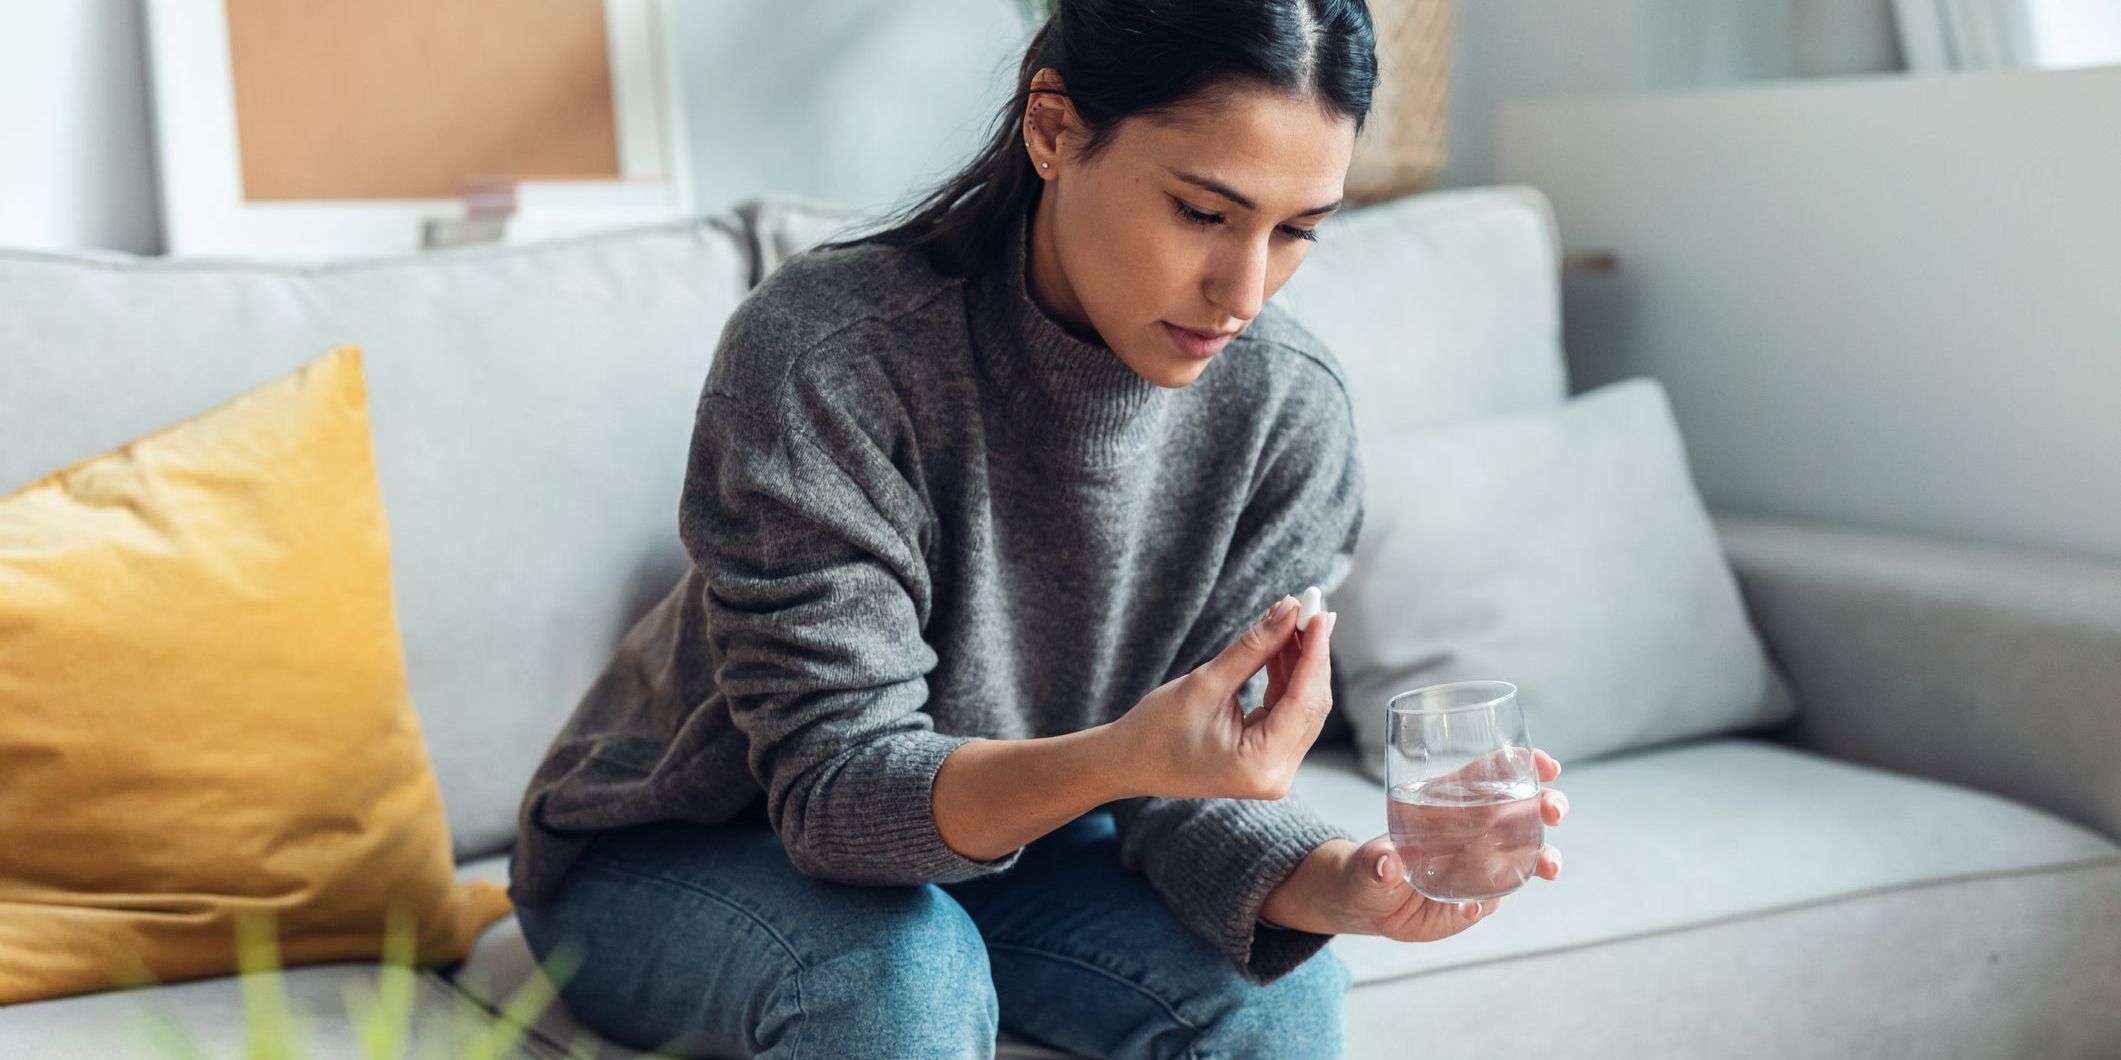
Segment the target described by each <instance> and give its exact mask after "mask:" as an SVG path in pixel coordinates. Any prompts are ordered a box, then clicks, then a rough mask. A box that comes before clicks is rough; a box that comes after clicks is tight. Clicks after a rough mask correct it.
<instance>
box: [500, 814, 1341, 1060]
mask: <svg viewBox="0 0 2121 1060" xmlns="http://www.w3.org/2000/svg"><path fill="white" fill-rule="evenodd" d="M517 915H518V918H519V920H520V921H521V924H522V927H523V934H524V937H525V939H526V940H527V941H528V942H529V944H530V948H531V952H532V953H533V954H534V955H536V956H537V958H538V959H539V960H540V961H544V960H546V959H547V958H548V956H549V954H550V953H551V952H552V950H553V948H554V947H555V946H556V945H557V944H559V943H561V942H562V941H567V942H569V943H571V944H572V945H573V946H574V947H575V948H576V952H577V954H578V955H579V956H580V958H581V964H580V966H579V968H578V970H577V971H576V972H575V973H574V974H573V976H572V977H570V978H569V979H568V980H567V981H566V982H565V983H564V984H563V985H562V987H561V991H560V994H561V1000H562V1001H564V1002H565V1003H566V1006H567V1008H568V1010H569V1011H570V1012H571V1013H573V1014H574V1016H575V1017H576V1018H577V1019H579V1020H580V1021H582V1022H583V1023H584V1024H585V1025H587V1026H588V1027H590V1028H591V1029H593V1030H595V1031H597V1032H598V1033H600V1034H602V1035H603V1036H604V1037H606V1038H608V1039H610V1040H612V1041H614V1042H619V1043H622V1044H625V1045H629V1046H632V1047H634V1048H637V1049H644V1050H645V1049H658V1048H660V1049H662V1050H663V1051H665V1052H667V1053H671V1054H675V1055H690V1056H701V1055H704V1056H751V1055H766V1056H773V1057H835V1058H836V1057H982V1056H991V1055H993V1052H994V1040H995V1035H996V1029H997V1026H1006V1027H1008V1028H1009V1029H1010V1030H1011V1031H1014V1032H1016V1033H1019V1034H1022V1035H1024V1036H1026V1037H1029V1038H1034V1039H1037V1040H1039V1041H1042V1042H1045V1043H1047V1044H1049V1045H1052V1046H1055V1047H1057V1048H1061V1049H1066V1050H1069V1051H1072V1052H1076V1053H1082V1054H1087V1055H1090V1056H1114V1057H1120V1056H1124V1057H1150V1056H1155V1057H1164V1056H1173V1057H1178V1056H1183V1057H1211V1056H1212V1057H1235V1056H1259V1057H1276V1058H1280V1060H1295V1058H1300V1057H1314V1056H1317V1057H1327V1056H1339V1055H1340V1053H1341V1041H1342V1014H1341V1006H1342V1002H1343V1000H1344V999H1345V998H1346V995H1347V991H1348V987H1349V975H1348V970H1347V968H1346V967H1345V966H1344V965H1342V964H1341V962H1340V961H1339V959H1337V958H1336V957H1334V956H1333V954H1332V953H1331V951H1329V950H1321V951H1320V952H1319V953H1318V955H1317V956H1315V957H1313V958H1312V959H1310V960H1309V961H1306V962H1304V964H1303V965H1302V966H1300V967H1298V968H1297V969H1296V970H1294V971H1292V972H1290V973H1289V974H1287V975H1285V976H1283V977H1281V978H1280V979H1277V980H1275V981H1274V982H1273V983H1270V984H1268V985H1266V986H1258V985H1255V984H1253V983H1250V982H1247V981H1246V980H1245V979H1244V978H1243V977H1241V976H1240V975H1238V973H1237V970H1236V969H1235V968H1233V967H1231V966H1230V964H1229V962H1228V961H1227V960H1225V959H1224V958H1223V957H1222V956H1221V954H1220V953H1218V952H1217V951H1216V950H1215V949H1214V948H1213V947H1212V946H1210V945H1209V943H1208V942H1207V940H1205V939H1203V938H1201V937H1199V936H1198V935H1195V934H1194V933H1193V932H1191V931H1190V930H1188V929H1187V928H1186V927H1184V926H1183V925H1182V924H1180V923H1179V921H1178V920H1177V918H1176V917H1174V916H1173V915H1172V914H1171V911H1170V909H1169V907H1167V906H1166V905H1165V904H1164V902H1163V899H1162V898H1161V897H1160V896H1159V895H1157V893H1156V892H1155V891H1154V890H1153V889H1151V887H1150V885H1149V882H1148V880H1147V879H1146V878H1144V877H1143V876H1141V875H1140V874H1139V873H1135V872H1130V871H1128V870H1127V869H1126V868H1124V867H1123V866H1122V865H1121V864H1120V861H1119V845H1118V840H1117V838H1116V837H1115V835H1114V833H1113V825H1112V817H1111V814H1109V813H1106V812H1102V811H1100V812H1096V813H1091V814H1087V815H1085V816H1083V817H1080V818H1077V819H1076V820H1075V821H1073V822H1071V823H1070V824H1068V825H1066V826H1064V827H1062V828H1060V829H1058V830H1056V831H1054V832H1053V833H1051V834H1049V835H1047V836H1045V837H1044V838H1042V839H1040V840H1039V841H1037V842H1035V843H1033V844H1031V845H1030V847H1029V848H1028V849H1026V850H1025V852H1024V856H1023V857H1022V858H1021V859H1020V860H1018V862H1017V863H1016V865H1015V866H1014V867H1012V868H1011V869H1009V870H1008V871H1006V872H1002V873H997V874H993V875H989V876H985V877H981V878H979V879H976V880H969V881H966V882H964V883H955V884H943V885H924V886H916V887H861V886H850V885H845V884H838V883H831V882H827V881H824V880H819V879H813V878H811V877H808V876H804V875H802V874H801V873H798V872H797V871H796V870H795V868H794V867H793V866H792V865H790V864H789V862H788V856H787V854H786V853H785V852H784V851H783V850H782V849H781V844H780V839H779V837H778V836H776V835H775V834H774V832H773V830H772V829H771V828H770V827H769V826H768V825H767V824H766V822H765V821H764V820H763V819H762V818H761V817H759V816H758V815H757V814H756V813H753V814H750V815H747V816H745V817H742V818H739V819H737V820H734V821H731V822H728V823H726V824H720V825H713V826H706V825H700V824H696V823H690V822H676V821H669V822H656V823H653V824H647V825H639V826H636V827H632V828H626V829H620V830H617V831H611V832H606V833H603V834H601V835H599V836H598V837H597V838H596V840H595V841H594V842H593V843H592V844H591V845H590V846H589V848H588V849H587V850H586V851H585V852H584V853H583V855H582V856H581V858H580V859H579V860H577V861H576V862H575V863H574V865H573V867H572V868H571V870H570V871H569V872H568V875H567V877H566V879H565V880H564V881H562V883H561V886H560V889H559V891H558V892H557V893H556V895H555V896H554V897H553V899H552V900H551V901H550V902H548V903H546V904H545V905H542V906H540V907H538V908H536V909H529V908H525V909H520V910H518V912H517Z"/></svg>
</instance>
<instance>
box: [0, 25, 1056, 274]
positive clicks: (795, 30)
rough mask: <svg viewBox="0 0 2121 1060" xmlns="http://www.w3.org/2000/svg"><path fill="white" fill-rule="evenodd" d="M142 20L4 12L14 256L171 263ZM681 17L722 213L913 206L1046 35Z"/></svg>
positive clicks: (686, 63) (699, 182) (1, 180)
mask: <svg viewBox="0 0 2121 1060" xmlns="http://www.w3.org/2000/svg"><path fill="white" fill-rule="evenodd" d="M140 3H141V0H59V2H57V3H26V2H25V3H8V4H4V5H0V246H27V247H40V248H55V249H67V248H83V247H100V248H112V249H120V250H131V251H136V252H141V253H156V252H159V251H160V249H161V247H162V233H161V221H160V209H159V207H158V205H157V194H158V193H157V185H156V183H155V171H154V145H153V126H152V124H151V123H152V120H153V109H152V101H151V97H150V95H149V85H148V80H147V69H148V67H147V63H148V55H147V45H146V36H145V26H144V19H143V18H142V17H141V7H140ZM673 10H674V13H675V17H674V19H673V25H672V26H671V39H672V41H673V42H674V47H675V48H676V49H677V50H678V54H679V62H680V64H681V66H680V84H681V90H682V95H683V96H684V105H685V109H686V115H687V118H688V124H689V129H690V137H691V142H692V155H693V161H694V164H693V172H694V174H695V176H696V179H695V181H694V187H695V192H696V194H697V196H698V201H699V203H700V205H701V206H702V207H703V208H707V209H714V208H720V207H723V206H727V205H729V204H730V203H732V202H734V201H735V200H737V199H739V198H743V197H745V196H748V195H753V194H758V193H759V192H762V191H768V190H780V191H788V192H795V193H800V194H804V195H810V196H813V197H817V198H822V199H830V200H835V201H839V202H845V203H848V204H851V205H857V206H883V205H887V204H890V203H893V202H896V201H899V200H901V199H902V198H905V197H907V196H909V195H910V194H912V193H913V192H914V191H916V190H919V189H922V188H923V187H924V186H925V185H927V184H928V183H930V182H932V181H933V180H935V179H937V178H939V177H942V176H944V175H946V174H947V173H948V172H950V171H951V170H952V169H953V168H954V167H955V166H956V165H957V164H958V163H959V162H961V161H963V160H964V159H965V158H968V157H969V156H970V155H971V153H972V152H973V151H974V150H976V149H977V147H978V145H979V142H980V139H981V135H980V134H981V133H983V132H984V131H985V123H986V121H987V120H988V119H989V118H990V117H991V116H992V115H991V111H992V110H993V109H994V108H996V107H998V106H999V105H1000V102H1001V96H1000V93H1001V92H1002V91H1005V90H1006V86H1007V82H1008V80H1009V77H1010V76H1011V75H1013V74H1014V72H1015V66H1016V63H1017V62H1018V60H1020V59H1021V58H1022V56H1023V48H1024V45H1025V43H1027V42H1028V40H1029V36H1030V30H1029V28H1028V26H1027V25H1026V22H1025V15H1024V12H1023V9H1022V6H1021V4H1020V3H1019V2H1018V0H900V2H896V3H891V4H878V3H875V2H873V0H803V4H802V8H801V10H802V15H803V17H802V18H800V19H791V18H789V17H788V10H787V6H786V5H783V4H778V3H776V4H763V3H744V4H721V3H713V4H710V3H691V2H680V3H676V4H674V5H673Z"/></svg>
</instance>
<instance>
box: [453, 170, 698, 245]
mask: <svg viewBox="0 0 2121 1060" xmlns="http://www.w3.org/2000/svg"><path fill="white" fill-rule="evenodd" d="M684 213H685V208H684V204H683V199H682V196H681V195H679V194H678V192H677V190H676V189H675V188H674V187H673V186H672V185H671V183H670V182H669V181H667V180H647V179H620V180H614V179H611V178H608V177H585V178H569V177H538V178H524V177H480V178H475V179H473V180H470V181H467V182H466V184H465V189H464V216H463V217H461V218H455V217H451V218H436V219H432V220H429V221H428V222H427V223H426V229H425V233H424V237H423V240H422V241H423V243H424V245H426V246H428V247H430V248H432V247H444V246H458V245H462V244H465V243H490V242H503V241H505V242H509V243H522V242H533V241H536V240H541V239H551V238H554V237H557V236H565V235H573V234H575V233H578V232H594V231H599V230H603V229H610V228H625V227H630V226H633V225H642V224H653V223H655V222H658V221H667V220H671V219H674V218H677V217H680V216H682V215H683V214H684Z"/></svg>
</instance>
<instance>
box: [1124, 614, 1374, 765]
mask: <svg viewBox="0 0 2121 1060" xmlns="http://www.w3.org/2000/svg"><path fill="white" fill-rule="evenodd" d="M1297 610H1298V608H1297V604H1296V600H1295V598H1294V597H1287V596H1285V597H1283V598H1282V599H1281V600H1280V601H1278V602H1277V603H1276V604H1275V605H1274V607H1273V608H1271V609H1269V611H1268V612H1267V615H1266V617H1265V618H1263V619H1261V620H1260V621H1259V622H1257V623H1254V624H1253V625H1252V626H1251V627H1250V628H1249V629H1246V630H1245V632H1244V633H1243V634H1241V635H1240V636H1239V637H1238V638H1237V639H1236V640H1235V641H1233V642H1232V643H1231V644H1230V645H1229V646H1228V647H1226V648H1224V649H1223V650H1222V653H1221V654H1219V655H1217V656H1216V657H1215V658H1213V659H1210V660H1208V661H1207V662H1206V663H1203V664H1202V665H1201V666H1200V667H1199V668H1197V669H1195V670H1193V671H1192V672H1191V673H1188V674H1185V675H1183V676H1181V677H1177V678H1173V679H1172V680H1170V681H1168V682H1166V683H1164V684H1163V685H1162V686H1161V687H1159V688H1157V689H1156V690H1155V691H1153V692H1151V693H1149V694H1148V695H1146V696H1143V697H1142V700H1141V702H1139V703H1137V704H1135V705H1134V708H1133V709H1132V710H1129V711H1128V712H1127V713H1125V714H1123V715H1121V716H1120V717H1119V718H1118V719H1117V720H1115V721H1113V722H1112V723H1111V728H1112V736H1113V738H1114V739H1115V740H1116V742H1117V743H1118V745H1119V748H1120V753H1119V755H1118V757H1117V761H1116V762H1115V765H1116V767H1117V768H1119V769H1121V770H1124V771H1125V775H1124V776H1122V777H1121V778H1119V779H1120V782H1121V786H1122V787H1123V788H1125V789H1127V790H1130V791H1132V792H1134V793H1135V794H1139V795H1155V796H1162V797H1164V798H1235V799H1279V798H1281V797H1282V796H1284V795H1287V794H1288V793H1289V786H1290V784H1291V783H1292V782H1293V781H1294V780H1295V778H1296V767H1297V766H1298V765H1299V764H1301V763H1302V762H1303V758H1304V754H1305V752H1307V751H1309V750H1310V749H1311V744H1312V742H1313V741H1315V740H1317V739H1318V732H1319V728H1320V726H1322V725H1324V724H1325V720H1326V714H1327V713H1328V712H1329V711H1331V710H1332V709H1333V693H1332V663H1331V661H1330V656H1329V654H1328V649H1329V647H1330V645H1331V641H1332V632H1333V623H1334V622H1335V621H1336V616H1335V615H1334V614H1333V613H1332V612H1325V613H1321V614H1318V615H1314V616H1312V618H1311V621H1310V622H1309V623H1308V624H1307V628H1306V629H1305V630H1304V631H1302V632H1298V631H1297V629H1296V612H1297ZM1263 666H1265V667H1270V669H1269V671H1268V675H1267V698H1266V701H1265V703H1264V704H1263V705H1261V706H1260V707H1258V708H1256V709H1254V710H1253V711H1252V712H1251V713H1250V714H1247V713H1246V712H1245V710H1244V707H1243V706H1242V705H1240V704H1239V702H1238V699H1237V695H1238V691H1239V689H1241V688H1242V687H1243V686H1244V684H1245V682H1246V681H1248V680H1250V679H1251V678H1252V675H1253V674H1256V673H1258V672H1259V670H1260V668H1261V667H1263Z"/></svg>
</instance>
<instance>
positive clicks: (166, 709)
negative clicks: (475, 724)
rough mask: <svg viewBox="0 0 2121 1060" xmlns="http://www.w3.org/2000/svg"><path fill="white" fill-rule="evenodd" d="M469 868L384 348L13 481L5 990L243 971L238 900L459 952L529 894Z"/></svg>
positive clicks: (300, 924) (337, 939)
mask: <svg viewBox="0 0 2121 1060" xmlns="http://www.w3.org/2000/svg"><path fill="white" fill-rule="evenodd" d="M454 868H455V867H454V865H453V864H452V862H451V858H450V846H449V826H448V822H447V820H446V819H445V818H444V816H443V813H442V802H441V796H440V794H439V792H438V790H437V789H436V786H435V780H434V774H433V772H432V771H431V770H430V769H429V767H428V764H427V751H426V745H425V743H424V741H423V739H422V736H421V732H420V724H419V719H418V717H417V716H415V714H414V713H413V706H412V701H411V696H410V694H409V692H408V691H407V685H406V678H405V663H404V652H403V648H402V646H401V645H400V643H399V640H398V623H397V612H396V605H395V604H394V602H393V600H392V596H391V581H390V542H389V535H388V530H387V527H386V525H385V522H384V516H383V504H382V498H381V495H380V492H379V488H378V485H377V480H376V469H375V455H374V450H373V447H372V445H371V442H370V438H369V426H368V392H367V387H366V385H365V383H364V382H363V379H362V375H361V353H360V351H359V350H358V349H355V348H351V347H349V348H345V349H340V350H335V351H333V352H332V353H330V354H327V355H325V356H324V357H322V358H319V359H317V360H316V361H313V362H311V363H310V364H308V365H306V366H304V367H303V368H302V369H301V370H299V371H297V372H296V373H294V374H293V375H291V376H288V377H286V378H284V379H281V380H279V381H277V382H273V383H270V384H267V385H265V386H262V387H259V388H258V389H256V390H253V391H251V392H249V393H247V394H244V395H243V396H241V397H238V398H236V399H235V400H234V401H231V402H229V403H228V404H226V405H223V406H221V407H219V408H217V409H214V410H212V411H210V412H207V413H205V414H203V415H200V416H198V417H195V418H193V419H191V420H188V421H185V422H183V423H180V424H177V425H176V426H173V427H169V428H165V429H163V430H160V431H157V432H155V433H153V434H150V435H148V436H147V437H145V438H141V439H139V440H137V441H134V442H132V443H130V444H127V445H125V446H122V447H120V448H118V449H116V450H114V451H112V452H110V453H106V454H104V455H102V456H99V457H95V458H93V459H90V460H87V461H84V462H82V463H80V464H76V465H74V466H73V467H70V468H67V469H65V470H63V471H59V472H56V473H54V474H52V475H48V476H46V477H45V478H43V479H40V480H38V481H36V482H33V483H31V484H29V485H28V486H25V487H23V488H22V489H21V490H19V491H17V492H15V493H14V494H12V495H10V496H7V497H5V498H0V1005H4V1004H9V1003H14V1002H23V1001H35V1000H39V999H42V998H52V997H60V996H64V995H68V994H78V993H85V992H90V991H97V990H106V989H110V988H112V987H114V986H119V985H124V983H125V982H126V977H127V974H128V971H129V970H130V969H134V968H138V967H140V966H141V964H144V966H145V969H146V970H147V971H148V972H149V973H151V974H152V975H153V977H154V978H156V979H158V980H161V981H165V982H168V981H174V980H179V979H192V978H198V977H202V976H213V975H223V974H228V973H230V972H233V971H234V970H236V967H237V965H236V959H235V958H236V954H235V918H236V915H237V914H238V913H246V914H257V915H269V916H270V917H271V918H272V919H273V921H274V923H275V925H276V926H277V928H278V932H279V945H280V955H281V961H282V963H284V964H287V965H295V964H304V963H314V962H321V961H335V960H355V959H369V960H373V959H376V958H378V957H379V956H380V955H381V954H382V952H383V937H384V933H385V927H386V924H387V923H388V921H389V918H390V916H391V914H392V913H398V914H400V915H405V916H410V917H413V918H416V924H417V930H416V932H415V937H416V946H417V959H418V961H419V963H421V964H440V963H450V962H454V961H458V960H461V959H462V958H463V957H464V956H465V954H466V953H467V952H469V950H470V948H471V944H472V941H473V939H474V938H475V937H476V936H477V935H478V933H479V931H480V930H481V929H482V928H484V927H485V926H486V925H488V924H490V923H492V922H493V921H495V920H497V919H499V918H500V917H502V916H505V915H507V913H508V912H509V904H508V897H507V894H506V892H505V891H504V890H503V889H502V888H501V887H500V886H499V885H497V884H492V883H483V882H480V883H459V882H457V880H456V878H455V873H454ZM134 958H137V959H138V961H139V962H141V963H140V964H134V963H132V961H133V959H134Z"/></svg>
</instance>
